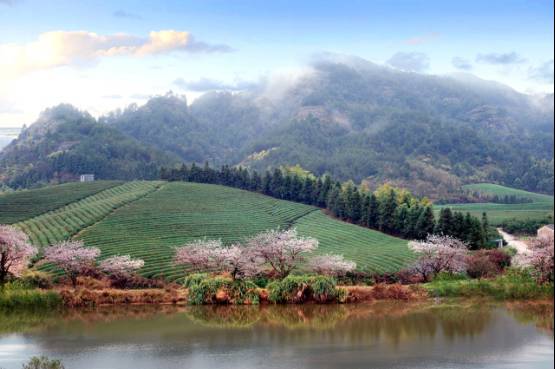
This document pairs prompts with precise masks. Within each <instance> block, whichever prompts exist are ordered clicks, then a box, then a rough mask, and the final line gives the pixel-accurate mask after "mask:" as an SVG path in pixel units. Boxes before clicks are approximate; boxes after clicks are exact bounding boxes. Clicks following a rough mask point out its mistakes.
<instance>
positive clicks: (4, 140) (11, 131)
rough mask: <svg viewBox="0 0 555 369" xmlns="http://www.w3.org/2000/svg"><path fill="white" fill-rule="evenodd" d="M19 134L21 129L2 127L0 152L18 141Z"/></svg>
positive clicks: (0, 128) (0, 129)
mask: <svg viewBox="0 0 555 369" xmlns="http://www.w3.org/2000/svg"><path fill="white" fill-rule="evenodd" d="M19 132H21V128H19V127H0V150H2V148H4V147H5V146H7V145H8V144H9V143H10V142H12V141H13V140H14V139H16V138H17V136H18V135H19Z"/></svg>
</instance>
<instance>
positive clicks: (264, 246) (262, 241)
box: [247, 229, 318, 279]
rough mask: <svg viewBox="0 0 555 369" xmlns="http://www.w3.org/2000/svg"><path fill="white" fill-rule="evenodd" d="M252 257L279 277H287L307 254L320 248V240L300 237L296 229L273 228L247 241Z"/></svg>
mask: <svg viewBox="0 0 555 369" xmlns="http://www.w3.org/2000/svg"><path fill="white" fill-rule="evenodd" d="M247 247H248V248H249V249H250V254H251V257H252V258H253V259H254V260H257V263H259V264H260V265H261V266H266V267H268V268H270V270H271V271H272V273H273V274H274V275H275V276H276V277H278V278H281V279H283V278H285V277H287V276H288V275H289V274H290V273H291V272H292V271H293V270H295V269H296V268H298V267H299V265H300V264H301V263H302V262H303V261H304V260H305V254H306V253H309V252H312V251H314V250H316V249H317V248H318V240H317V239H315V238H310V237H299V236H298V235H297V231H296V230H295V229H290V230H286V231H280V230H271V231H266V232H263V233H260V234H258V235H256V236H254V237H252V238H251V239H250V240H248V241H247Z"/></svg>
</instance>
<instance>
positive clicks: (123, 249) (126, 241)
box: [17, 181, 412, 280]
mask: <svg viewBox="0 0 555 369" xmlns="http://www.w3.org/2000/svg"><path fill="white" fill-rule="evenodd" d="M58 188H63V187H62V186H58V187H51V188H50V190H51V191H52V192H51V194H52V196H53V197H57V196H58V195H59V193H57V191H58V190H57V189H58ZM37 192H38V191H37ZM28 193H31V194H32V193H34V192H33V191H28ZM17 225H18V226H19V227H20V228H22V229H23V230H24V231H25V232H27V233H28V234H29V235H30V236H31V239H32V240H33V242H34V243H35V244H37V245H40V246H44V245H46V244H48V243H51V242H55V241H59V240H61V239H65V238H68V237H71V236H72V235H73V236H74V237H76V238H78V239H82V240H83V241H84V242H85V243H86V244H87V245H89V246H96V247H99V248H100V249H101V250H102V256H103V257H108V256H111V255H115V254H120V255H126V254H129V255H131V256H133V257H138V258H142V259H144V260H145V267H144V268H143V269H142V271H141V272H142V274H143V275H145V276H152V277H165V278H167V279H170V280H176V279H178V278H179V277H181V276H182V275H183V273H182V271H180V270H177V269H176V268H175V267H174V266H173V264H172V257H173V253H174V251H173V249H174V247H176V246H179V245H182V244H184V243H186V242H189V241H192V240H195V239H199V238H208V239H221V240H222V241H223V242H224V243H226V244H231V243H234V242H239V241H242V240H244V239H245V238H247V237H249V236H252V235H254V234H256V233H258V232H261V231H264V230H268V229H276V228H289V227H297V228H298V231H299V233H300V234H302V235H305V236H311V237H315V238H317V239H318V240H319V241H320V248H319V250H318V253H339V254H343V255H345V257H346V258H348V259H351V260H354V261H355V262H357V264H358V269H359V270H363V271H368V272H372V271H376V272H378V271H380V272H384V271H391V272H393V271H396V270H399V269H401V268H402V267H403V266H405V265H406V264H407V263H408V262H410V260H411V259H412V253H411V252H410V250H409V249H408V247H407V241H405V240H401V239H398V238H395V237H391V236H388V235H385V234H382V233H380V232H376V231H373V230H370V229H366V228H362V227H358V226H355V225H352V224H348V223H344V222H341V221H339V220H336V219H333V218H331V217H328V216H327V215H325V214H324V213H323V212H322V211H321V210H319V209H317V208H314V207H312V206H307V205H303V204H298V203H294V202H289V201H283V200H277V199H274V198H271V197H268V196H264V195H261V194H257V193H252V192H248V191H243V190H238V189H234V188H230V187H224V186H218V185H209V184H198V183H186V182H169V183H168V182H148V181H147V182H128V183H125V184H122V185H119V186H115V187H111V188H109V189H106V190H104V191H101V192H99V193H96V194H94V195H92V196H89V197H85V198H82V199H80V200H78V201H75V202H72V203H70V204H67V205H65V206H63V207H61V208H58V209H55V210H53V211H49V212H46V213H44V214H41V215H38V216H34V217H30V219H26V220H23V221H22V222H20V223H17Z"/></svg>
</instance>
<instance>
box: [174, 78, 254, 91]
mask: <svg viewBox="0 0 555 369" xmlns="http://www.w3.org/2000/svg"><path fill="white" fill-rule="evenodd" d="M173 84H174V85H176V86H178V87H180V88H182V89H184V90H188V91H195V92H205V91H213V90H227V91H242V90H248V89H251V88H254V87H255V86H256V83H254V82H248V81H235V82H234V83H225V82H222V81H217V80H214V79H209V78H201V79H199V80H196V81H186V80H184V79H183V78H177V79H176V80H174V81H173Z"/></svg>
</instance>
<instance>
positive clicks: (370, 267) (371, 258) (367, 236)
mask: <svg viewBox="0 0 555 369" xmlns="http://www.w3.org/2000/svg"><path fill="white" fill-rule="evenodd" d="M295 227H297V230H298V231H299V233H300V234H301V235H305V236H311V237H315V238H317V239H318V241H320V246H319V248H318V253H320V254H324V253H331V254H342V255H343V256H345V258H346V259H349V260H354V261H356V263H357V267H358V269H359V270H361V271H366V272H396V271H398V270H399V269H402V268H403V267H404V266H406V265H407V263H408V262H410V261H411V260H412V258H413V253H412V252H411V251H410V250H409V248H408V247H407V241H406V240H402V239H399V238H395V237H391V236H388V235H386V234H383V233H380V232H376V231H372V230H369V229H366V228H363V227H359V226H356V225H353V224H349V223H345V222H341V221H339V220H336V219H333V218H331V217H329V216H327V215H326V214H324V213H323V212H322V211H315V212H313V213H310V214H308V215H306V216H304V217H302V218H300V219H299V220H298V221H297V222H295Z"/></svg>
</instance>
